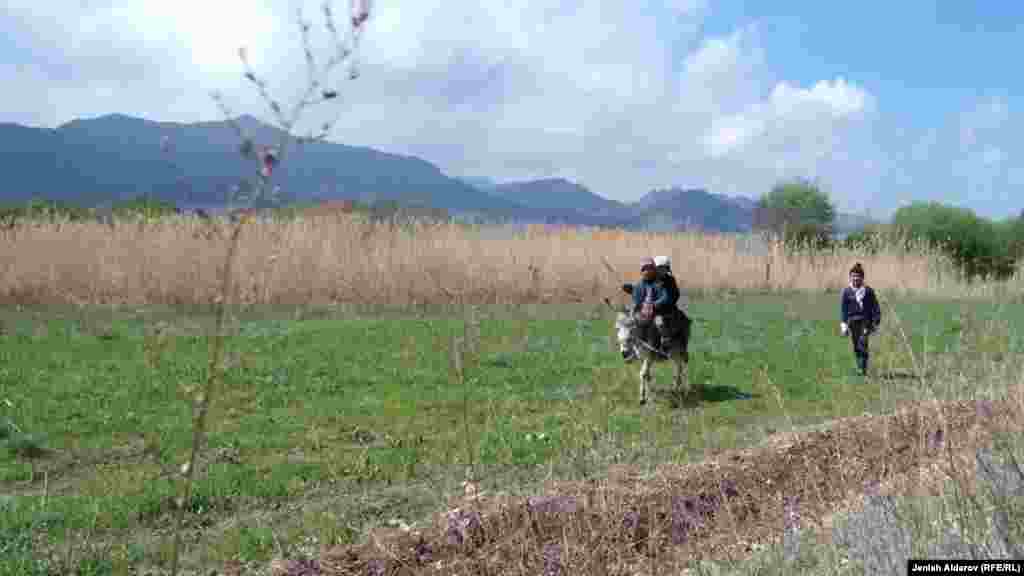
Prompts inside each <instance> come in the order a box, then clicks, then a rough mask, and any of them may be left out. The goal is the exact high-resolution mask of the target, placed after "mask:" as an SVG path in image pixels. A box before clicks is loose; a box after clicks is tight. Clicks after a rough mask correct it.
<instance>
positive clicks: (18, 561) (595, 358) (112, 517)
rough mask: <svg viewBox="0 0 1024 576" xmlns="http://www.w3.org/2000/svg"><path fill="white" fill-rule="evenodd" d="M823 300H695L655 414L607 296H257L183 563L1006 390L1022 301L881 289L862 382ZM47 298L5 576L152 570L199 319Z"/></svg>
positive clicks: (16, 427)
mask: <svg viewBox="0 0 1024 576" xmlns="http://www.w3.org/2000/svg"><path fill="white" fill-rule="evenodd" d="M882 294H883V296H887V295H886V294H885V293H884V292H883V293H882ZM835 300H836V295H835V294H827V295H819V296H800V297H786V296H773V295H762V296H744V297H742V298H735V297H728V296H725V297H721V298H700V297H698V296H695V297H694V300H693V301H692V302H691V307H692V313H693V315H694V316H695V317H696V318H697V319H698V320H697V324H696V329H695V335H694V353H693V358H694V360H693V364H692V368H691V381H692V382H693V383H694V384H696V385H698V386H700V387H701V388H700V391H699V395H698V398H699V400H700V402H699V404H698V405H696V406H692V405H679V403H678V402H677V401H676V399H673V398H671V397H669V396H665V395H664V394H662V396H661V397H660V398H658V401H657V402H656V403H655V406H654V407H653V408H651V409H649V410H642V409H640V407H638V406H636V389H637V379H636V367H635V366H628V367H627V366H624V365H622V363H621V360H620V359H619V358H618V355H617V354H616V352H615V349H614V346H613V344H612V341H611V316H610V313H609V312H608V311H607V310H606V309H604V308H601V307H595V306H592V305H577V306H526V307H524V308H518V309H510V308H502V307H493V306H492V307H483V308H480V309H479V310H478V312H477V314H478V316H477V320H476V321H473V320H472V319H470V321H469V322H468V324H469V325H468V326H467V321H466V318H472V317H471V316H466V315H465V314H458V315H453V314H451V311H450V310H449V311H447V312H445V311H442V310H436V309H430V308H426V307H424V308H421V309H420V310H419V311H418V312H410V311H406V312H398V311H391V312H387V311H382V310H373V311H370V310H363V311H360V310H356V309H350V310H347V311H345V310H334V311H331V310H327V309H321V310H315V309H308V310H306V311H305V312H303V313H302V315H300V316H297V313H294V312H289V311H282V310H278V311H275V310H274V309H272V308H259V309H255V310H253V311H250V312H248V313H246V314H243V316H242V317H241V318H240V323H239V324H238V325H237V326H236V328H237V330H236V331H235V332H236V335H235V336H232V337H231V338H230V341H229V347H228V349H229V350H231V354H232V358H233V361H232V363H231V366H230V368H229V370H228V372H227V373H226V376H225V380H224V382H223V388H222V389H221V390H219V391H218V396H217V398H216V400H215V402H214V403H213V406H212V413H211V415H210V422H211V424H210V426H209V430H208V433H209V440H208V442H209V444H208V449H207V450H206V451H205V455H206V456H205V458H203V459H202V460H201V469H200V470H199V473H198V475H197V480H196V481H197V485H196V487H195V489H194V491H193V495H192V498H191V499H190V501H189V502H187V503H186V507H187V524H186V525H187V530H188V539H187V541H188V542H189V545H190V550H191V551H192V552H191V555H190V557H189V558H188V560H189V561H188V565H190V566H192V567H197V566H199V565H201V564H206V565H208V566H209V565H220V566H223V565H232V563H234V565H235V566H237V567H243V566H246V565H248V566H250V567H256V566H265V565H266V561H267V560H269V559H270V558H271V557H275V556H276V557H291V558H302V557H310V556H311V555H314V554H315V552H316V551H317V550H320V549H321V548H329V547H332V546H336V545H343V544H352V543H355V542H358V541H360V540H361V539H362V537H363V535H364V534H365V530H366V529H368V528H371V527H374V526H378V527H379V526H386V525H387V524H388V523H391V524H394V525H401V524H402V523H407V524H413V523H414V522H415V521H416V520H422V519H424V518H426V517H427V515H429V514H430V513H433V512H436V511H438V510H440V509H442V508H444V506H445V504H446V503H447V502H448V501H449V499H450V498H451V497H452V496H453V495H454V494H457V493H461V492H462V491H463V484H462V483H463V482H464V481H466V480H473V481H474V483H475V485H478V486H479V487H480V488H481V489H483V490H487V491H491V492H495V491H498V492H506V493H530V492H531V491H536V490H538V489H539V488H538V487H539V486H540V483H541V482H542V481H544V480H548V481H549V482H550V481H551V480H553V479H558V480H574V479H575V480H579V479H592V480H597V481H598V482H600V481H601V480H602V479H603V478H606V477H607V474H608V471H609V470H610V467H613V466H616V465H625V466H628V467H629V468H630V469H632V470H634V471H635V472H636V473H641V474H642V472H643V471H644V470H654V469H655V468H656V467H657V466H659V465H665V464H672V463H682V462H687V461H697V460H702V459H705V458H708V457H712V456H714V455H715V454H718V453H721V452H722V451H723V450H726V449H729V448H733V447H737V446H748V445H752V444H755V443H757V442H760V441H762V440H763V439H764V438H765V437H766V436H767V435H769V434H771V433H772V432H781V431H786V430H792V429H793V428H794V427H800V426H804V425H809V424H814V423H820V422H823V421H826V420H829V419H832V418H836V417H844V416H852V415H858V414H861V413H863V412H865V411H871V412H879V411H883V410H887V409H889V408H892V407H893V406H895V405H896V404H898V403H899V402H902V401H907V400H912V399H920V398H922V397H934V396H938V397H943V398H952V397H964V396H969V397H976V396H981V397H995V396H1000V395H1003V394H1005V390H1007V389H1010V388H1011V387H1012V386H1013V385H1015V384H1016V382H1017V380H1016V379H1017V377H1018V375H1019V373H1020V368H1021V364H1020V359H1021V353H1022V352H1024V349H1022V348H1021V346H1022V343H1024V340H1022V339H1021V336H1020V334H1018V333H1017V330H1016V328H1015V326H1019V324H1020V320H1021V319H1022V316H1024V314H1022V312H1024V311H1022V309H1021V308H1020V306H1019V305H1017V304H1008V303H995V302H973V303H963V302H960V303H958V302H950V301H945V302H943V301H923V300H908V299H903V298H899V297H889V298H887V300H886V303H885V304H886V313H887V317H886V327H885V328H884V330H883V332H882V333H881V334H880V336H879V337H878V338H877V339H876V340H875V341H874V343H873V347H874V350H875V359H874V366H875V369H876V371H877V372H876V376H877V377H876V378H872V379H868V380H863V379H860V378H859V377H856V376H855V372H854V370H853V365H852V359H851V357H850V353H849V350H848V346H849V343H848V342H847V340H845V339H842V338H840V337H839V336H838V335H837V333H836V318H835V317H836V305H837V304H836V301H835ZM62 310H63V311H58V310H57V309H56V308H54V307H47V308H45V309H40V308H31V307H29V308H21V309H18V308H8V309H7V311H6V313H5V314H4V317H3V336H2V337H0V338H2V339H3V345H2V346H0V355H2V362H0V366H2V368H0V402H2V406H0V424H2V425H3V427H2V428H0V432H2V434H0V435H2V440H0V445H2V446H3V447H4V450H3V451H2V452H0V494H3V496H2V498H0V508H2V511H0V518H2V519H3V520H2V522H0V532H2V534H3V537H0V542H4V544H3V545H2V546H3V547H4V550H3V552H4V554H2V555H0V558H2V559H0V573H12V574H13V573H17V574H50V573H68V570H70V567H71V566H75V567H77V568H78V570H79V573H81V574H118V573H129V572H130V571H131V570H139V569H141V568H142V567H144V566H152V565H161V564H163V565H166V560H167V554H168V543H169V536H168V530H167V528H168V519H169V517H170V516H169V515H170V513H171V511H172V510H173V499H174V497H175V496H176V495H177V493H176V492H175V490H174V485H173V484H172V479H173V476H174V473H175V471H176V469H177V467H178V466H179V465H180V463H181V462H182V461H184V459H185V456H186V454H187V450H188V447H189V444H190V440H191V439H190V426H191V414H190V411H189V405H188V402H187V398H188V397H190V396H191V394H192V390H191V389H193V388H194V387H195V385H196V384H197V383H198V382H201V381H203V380H204V378H205V375H204V374H205V371H206V370H207V369H208V368H207V361H208V360H207V358H206V355H207V350H208V344H207V341H206V336H204V334H206V333H208V330H206V328H208V324H209V322H210V317H209V316H208V315H203V314H201V313H194V314H190V315H185V314H182V312H181V310H174V309H166V308H164V309H161V308H155V307H150V308H145V309H139V310H131V309H121V310H107V311H106V312H104V311H103V310H102V309H96V308H75V307H68V308H64V309H62ZM371 312H372V313H371ZM474 324H475V325H476V327H475V328H474ZM467 329H468V342H469V343H470V344H473V343H476V346H475V349H476V350H477V351H476V352H475V353H474V352H473V350H474V346H471V345H470V346H466V347H465V350H464V354H463V355H462V360H461V362H462V364H463V365H464V366H465V367H466V373H465V378H464V379H463V380H458V379H456V378H454V377H453V376H452V369H451V359H450V352H451V349H452V346H451V343H452V341H453V339H454V338H455V337H458V336H461V337H466V336H467ZM476 334H478V335H476ZM460 349H462V348H460ZM659 374H660V376H658V378H659V381H660V382H661V383H662V386H663V387H664V388H666V389H667V388H668V380H667V373H665V372H664V370H659ZM508 568H509V571H510V572H514V571H516V570H517V569H516V568H515V567H512V566H509V567H508ZM245 573H250V572H245Z"/></svg>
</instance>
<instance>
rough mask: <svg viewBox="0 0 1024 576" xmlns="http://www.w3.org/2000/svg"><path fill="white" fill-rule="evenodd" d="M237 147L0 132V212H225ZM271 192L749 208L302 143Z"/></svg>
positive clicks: (716, 224)
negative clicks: (24, 205)
mask: <svg viewBox="0 0 1024 576" xmlns="http://www.w3.org/2000/svg"><path fill="white" fill-rule="evenodd" d="M235 120H236V122H237V124H238V125H239V126H240V127H241V128H242V129H243V130H244V131H245V132H246V133H247V134H248V135H249V136H250V137H251V138H252V139H253V141H254V142H256V143H258V144H259V145H273V144H276V143H277V142H279V141H280V136H281V132H280V131H279V130H278V129H277V128H275V127H272V126H270V125H267V124H265V123H263V122H260V121H259V120H257V119H256V118H254V117H252V116H248V115H246V116H240V117H238V118H237V119H235ZM240 145H241V140H240V139H239V136H238V134H237V133H236V131H235V129H234V128H233V127H232V125H231V123H229V122H227V121H221V122H200V123H192V124H181V123H170V122H153V121H150V120H145V119H141V118H135V117H131V116H126V115H123V114H109V115H105V116H100V117H97V118H91V119H78V120H73V121H71V122H68V123H66V124H63V125H60V126H58V127H57V128H52V129H50V128H35V127H29V126H23V125H19V124H13V123H0V155H2V157H3V158H4V162H3V165H4V172H5V174H4V178H3V179H2V182H3V184H2V185H0V203H10V202H18V201H24V200H28V199H29V198H32V197H45V198H49V199H55V200H63V201H68V202H73V203H76V204H86V205H102V204H105V203H109V202H111V201H117V200H124V199H127V198H130V197H135V196H139V195H143V194H148V195H151V196H153V197H155V198H159V199H161V200H166V201H171V202H174V203H176V204H177V205H179V206H181V207H184V208H189V207H197V206H198V207H214V206H218V205H224V204H225V203H226V201H227V199H228V197H229V194H230V192H231V190H232V188H233V187H234V186H236V185H237V184H238V183H239V182H240V181H241V180H242V179H243V177H245V176H249V175H251V174H252V172H253V170H254V169H255V167H254V165H253V163H252V160H246V159H245V158H243V157H242V155H241V154H240V153H239V147H240ZM292 150H293V151H294V148H292ZM292 153H293V154H294V152H292ZM274 181H275V183H276V184H279V185H280V186H281V189H282V191H283V192H284V196H285V197H286V198H287V199H290V200H299V201H310V200H340V199H350V200H357V201H361V202H365V203H373V202H376V201H388V200H390V201H396V202H398V203H399V204H402V205H418V206H430V207H434V208H443V209H445V210H447V211H448V212H449V213H450V214H453V215H457V216H465V217H475V218H478V219H485V220H504V221H516V222H547V223H565V224H577V225H594V226H597V225H603V226H621V227H625V228H631V229H648V230H674V229H680V228H695V229H702V230H707V231H716V232H743V231H747V230H749V229H750V228H751V224H752V221H753V208H754V201H753V200H750V199H748V198H742V197H730V196H724V195H720V194H714V193H711V192H708V191H707V190H704V189H701V188H690V189H682V188H677V187H674V188H667V189H663V190H651V191H650V192H648V193H647V194H646V195H645V196H643V197H642V198H641V199H640V200H639V201H637V202H631V203H625V202H619V201H616V200H611V199H608V198H604V197H602V196H599V195H597V194H595V193H593V192H591V191H590V190H588V189H587V188H586V187H584V186H582V185H580V184H577V183H574V182H570V181H568V180H566V179H562V178H546V179H538V180H528V181H518V182H496V181H494V180H492V179H490V178H486V177H478V178H464V179H460V178H456V177H451V176H448V175H446V174H444V173H443V172H442V171H441V170H440V168H438V167H437V166H435V165H433V164H431V163H429V162H427V161H425V160H422V159H420V158H417V157H414V156H403V155H398V154H392V153H387V152H382V151H379V150H374V149H371V148H366V147H356V146H348V145H345V144H338V143H333V142H312V143H305V144H303V145H302V146H301V150H299V153H298V154H295V155H294V156H290V157H288V158H285V161H283V162H282V163H281V165H280V166H279V167H278V168H277V169H275V174H274ZM866 222H867V220H866V219H864V218H862V217H859V216H855V215H849V214H842V215H839V218H837V225H838V226H839V228H840V231H843V229H846V230H847V231H848V230H851V229H855V228H859V227H861V226H863V225H864V224H865V223H866Z"/></svg>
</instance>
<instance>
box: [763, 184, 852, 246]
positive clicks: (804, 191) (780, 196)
mask: <svg viewBox="0 0 1024 576" xmlns="http://www.w3.org/2000/svg"><path fill="white" fill-rule="evenodd" d="M834 221H835V206H834V205H833V204H832V201H831V199H829V197H828V194H827V193H825V192H824V191H822V190H821V188H820V187H819V186H818V185H817V184H815V183H813V182H810V181H807V180H795V181H791V182H782V183H780V184H776V185H775V186H774V187H773V188H772V189H771V191H769V192H768V193H767V194H764V195H763V196H761V198H760V199H759V200H758V202H757V206H756V207H755V209H754V228H755V229H757V230H760V231H762V232H763V233H765V234H767V235H770V236H773V237H774V238H779V239H782V240H783V242H785V244H786V246H787V247H791V248H798V247H809V248H816V249H820V248H826V247H828V246H829V245H830V244H831V239H832V230H833V224H834Z"/></svg>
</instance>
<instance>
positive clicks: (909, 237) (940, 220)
mask: <svg viewBox="0 0 1024 576" xmlns="http://www.w3.org/2000/svg"><path fill="white" fill-rule="evenodd" d="M892 224H893V226H894V227H895V228H896V229H897V230H898V231H899V234H900V236H901V237H902V238H903V240H904V242H905V243H907V244H908V245H909V244H910V243H913V242H923V243H924V244H925V245H927V246H928V247H929V248H932V249H936V250H941V251H942V252H943V253H944V254H946V256H948V257H949V258H950V259H951V260H952V261H953V263H954V265H956V266H957V268H959V269H960V271H961V272H962V273H963V274H964V276H965V277H966V278H967V280H968V281H970V280H973V279H974V278H977V277H982V278H987V277H991V278H996V279H1005V278H1007V277H1009V276H1011V275H1012V274H1013V271H1014V269H1015V267H1016V255H1015V254H1014V249H1013V240H1012V228H1010V226H1009V225H1008V224H1007V223H997V222H993V221H991V220H988V219H985V218H981V217H979V216H978V215H976V214H975V213H974V211H973V210H969V209H967V208H959V207H956V206H947V205H945V204H941V203H939V202H915V203H913V204H909V205H907V206H903V207H901V208H900V209H899V210H897V211H896V212H895V213H894V214H893V217H892Z"/></svg>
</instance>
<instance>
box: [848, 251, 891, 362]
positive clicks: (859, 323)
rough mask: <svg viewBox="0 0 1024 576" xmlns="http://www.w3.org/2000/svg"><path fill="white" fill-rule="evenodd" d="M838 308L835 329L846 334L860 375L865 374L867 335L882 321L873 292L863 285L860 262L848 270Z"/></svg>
mask: <svg viewBox="0 0 1024 576" xmlns="http://www.w3.org/2000/svg"><path fill="white" fill-rule="evenodd" d="M840 307H841V311H840V323H839V329H840V330H841V331H842V333H843V336H846V335H847V334H849V335H850V339H851V340H852V341H853V354H854V356H855V357H856V359H857V368H858V369H859V370H860V373H861V374H863V375H867V372H868V356H869V354H868V336H869V335H871V334H872V333H873V332H874V331H875V330H877V329H878V325H879V324H880V323H881V321H882V309H881V307H880V306H879V305H878V298H877V297H876V296H875V291H874V290H873V289H872V288H871V287H870V286H868V285H866V284H864V267H863V266H861V264H860V262H858V263H856V264H854V266H853V268H851V269H850V285H849V286H847V287H845V288H843V293H842V296H841V299H840Z"/></svg>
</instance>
